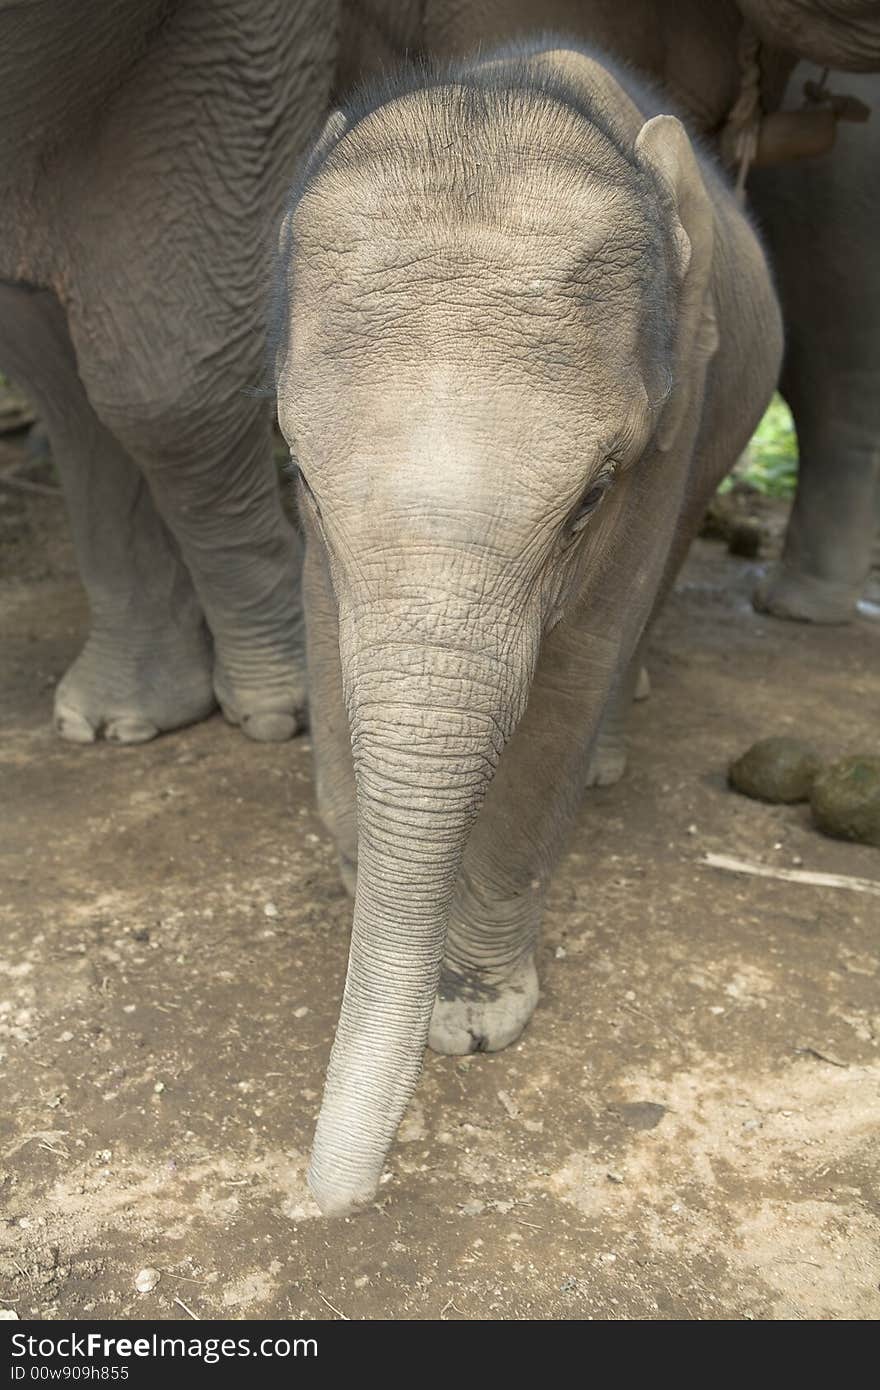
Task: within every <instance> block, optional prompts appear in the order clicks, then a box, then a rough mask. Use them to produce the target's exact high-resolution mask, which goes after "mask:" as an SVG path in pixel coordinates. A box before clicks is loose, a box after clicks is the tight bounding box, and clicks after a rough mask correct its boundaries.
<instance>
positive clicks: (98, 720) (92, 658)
mask: <svg viewBox="0 0 880 1390" xmlns="http://www.w3.org/2000/svg"><path fill="white" fill-rule="evenodd" d="M215 708H216V702H215V700H214V690H213V685H212V681H211V646H210V638H209V637H208V633H207V630H206V628H205V626H204V624H203V623H202V622H201V621H200V620H199V621H198V622H195V623H193V624H192V625H191V626H190V627H188V628H187V629H186V630H182V629H178V628H173V627H170V626H169V627H167V628H165V629H155V628H140V629H139V628H136V627H130V628H126V629H125V630H122V631H119V630H117V631H115V632H112V633H111V632H107V631H101V630H97V631H95V632H93V633H92V634H91V636H90V637H89V639H88V641H87V642H86V645H85V647H84V648H83V650H82V651H81V652H80V654H79V656H78V657H77V659H76V661H75V662H74V663H73V665H72V666H71V668H70V670H69V671H68V672H67V674H66V675H65V676H64V677H63V679H62V680H61V682H60V684H59V686H58V689H57V691H56V692H55V715H54V724H55V730H56V732H57V733H58V734H60V736H61V737H62V738H63V739H66V740H67V741H68V742H69V743H94V742H95V740H96V739H97V738H99V737H101V736H103V737H104V738H105V739H107V740H108V741H109V742H111V743H146V742H148V741H149V739H151V738H155V737H156V735H157V734H160V733H164V732H166V731H167V730H169V729H178V728H181V727H182V726H183V725H184V724H194V723H196V722H197V721H198V720H200V719H205V718H207V716H208V715H209V714H211V712H212V711H213V710H214V709H215Z"/></svg>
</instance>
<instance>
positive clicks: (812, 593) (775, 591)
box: [752, 564, 859, 625]
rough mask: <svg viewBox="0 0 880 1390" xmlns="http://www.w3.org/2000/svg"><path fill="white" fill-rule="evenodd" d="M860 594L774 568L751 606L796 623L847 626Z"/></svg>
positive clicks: (842, 585) (820, 580)
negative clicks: (845, 624) (844, 624)
mask: <svg viewBox="0 0 880 1390" xmlns="http://www.w3.org/2000/svg"><path fill="white" fill-rule="evenodd" d="M858 600H859V593H858V592H857V591H855V590H854V589H853V588H852V587H851V586H850V585H848V584H835V583H832V582H831V581H829V580H825V579H817V578H815V577H814V576H813V575H810V574H803V573H800V572H798V571H796V570H793V569H790V568H789V567H788V566H787V565H785V564H780V565H775V566H773V568H772V569H770V570H768V572H767V574H766V575H765V576H764V578H763V579H762V580H761V581H760V583H759V584H758V586H757V588H756V589H755V592H754V594H753V595H752V604H753V605H754V607H755V609H756V610H757V611H758V612H759V613H770V614H771V615H772V616H773V617H775V618H788V619H789V620H791V621H793V622H801V623H825V624H828V625H832V624H839V623H848V622H851V621H852V620H853V618H854V617H855V615H856V603H857V602H858Z"/></svg>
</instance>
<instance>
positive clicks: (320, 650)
mask: <svg viewBox="0 0 880 1390" xmlns="http://www.w3.org/2000/svg"><path fill="white" fill-rule="evenodd" d="M303 603H304V608H305V617H306V654H307V659H308V670H309V706H310V709H311V738H312V748H313V750H314V760H315V784H316V791H317V798H318V811H319V812H320V815H321V819H322V820H323V822H324V824H325V826H326V827H327V829H328V830H329V831H330V834H331V835H332V836H333V838H334V840H335V842H336V849H337V853H338V855H339V870H340V873H341V875H342V881H343V883H344V884H345V887H346V889H347V891H348V892H349V893H350V894H351V895H352V897H353V896H354V891H355V885H356V880H357V789H356V787H355V780H354V764H353V761H352V756H351V734H350V731H349V723H348V714H347V712H346V708H345V702H344V700H343V694H342V668H341V664H340V659H339V614H338V611H337V607H336V598H335V596H334V593H333V586H332V584H331V582H330V574H329V571H328V568H327V560H326V556H325V555H324V553H323V550H322V547H321V546H320V545H319V544H312V545H308V544H307V545H306V558H305V565H304V568H303Z"/></svg>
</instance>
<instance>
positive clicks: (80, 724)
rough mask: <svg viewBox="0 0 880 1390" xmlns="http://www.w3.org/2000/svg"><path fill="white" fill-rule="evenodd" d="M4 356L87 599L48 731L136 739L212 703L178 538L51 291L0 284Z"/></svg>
mask: <svg viewBox="0 0 880 1390" xmlns="http://www.w3.org/2000/svg"><path fill="white" fill-rule="evenodd" d="M0 324H2V331H0V361H2V363H3V366H4V367H5V368H6V370H8V371H9V373H10V375H12V376H13V377H14V378H15V379H16V380H17V381H19V382H20V384H21V385H22V386H23V387H24V388H25V389H27V390H28V391H29V392H30V393H31V395H32V396H33V398H34V400H35V402H36V404H37V408H38V410H39V412H40V415H41V417H42V419H43V420H44V422H45V424H46V427H47V430H48V432H49V438H50V443H51V447H52V453H53V456H54V458H55V461H56V463H57V465H58V469H59V473H60V476H61V481H62V485H63V488H64V493H65V498H66V501H67V505H68V511H69V514H70V521H71V526H72V530H73V540H74V546H75V549H76V555H77V560H78V562H79V569H80V575H81V577H82V581H83V584H84V586H85V588H86V592H87V595H88V600H89V609H90V616H91V625H90V632H89V636H88V638H87V640H86V644H85V646H84V648H83V650H82V652H81V653H80V655H79V656H78V657H77V659H76V661H75V662H74V663H73V665H72V666H71V668H70V670H69V671H68V672H67V674H66V675H65V676H64V678H63V679H62V680H61V682H60V684H59V686H58V689H57V691H56V694H55V727H56V729H57V731H58V733H59V734H60V735H61V737H62V738H65V739H67V740H69V741H70V742H73V743H91V742H93V741H94V740H95V739H96V738H97V737H98V736H99V735H103V736H104V737H105V738H107V739H109V740H111V741H112V742H116V743H143V742H145V741H146V740H147V739H151V738H153V737H155V735H156V734H158V733H161V732H162V731H163V730H167V729H174V728H178V727H179V726H180V725H183V724H191V723H193V722H194V721H195V720H198V719H203V718H204V717H205V716H206V715H208V714H210V712H211V711H212V710H213V709H214V708H215V700H214V693H213V686H212V680H211V665H212V657H211V650H210V641H209V638H208V634H207V629H206V627H205V623H204V620H203V618H202V611H201V608H200V606H199V603H198V600H197V598H196V595H195V591H194V589H193V585H192V582H191V580H190V577H189V574H188V572H187V570H186V567H185V566H184V564H183V562H182V560H181V558H180V553H179V551H178V548H177V545H176V544H175V542H174V540H173V538H172V536H171V535H170V533H169V531H168V530H167V528H166V527H165V525H164V523H163V522H162V520H161V518H160V517H159V514H158V512H157V511H156V508H155V506H154V504H153V499H152V496H151V494H150V490H149V488H148V486H147V483H146V480H145V479H144V476H143V474H142V473H141V472H140V470H139V469H138V468H137V466H136V465H135V464H134V462H133V461H132V460H131V458H130V457H129V456H128V454H127V453H126V452H125V450H124V449H123V448H122V446H121V445H120V444H119V443H118V441H117V440H116V439H115V438H114V436H113V435H112V434H111V433H110V432H109V431H108V430H107V429H106V428H105V427H104V426H103V425H102V424H101V422H100V421H99V419H98V417H97V416H96V414H95V412H94V411H93V409H92V407H91V405H90V403H89V401H88V398H87V396H86V394H85V391H84V389H83V385H82V382H81V380H80V377H79V373H78V370H77V361H76V357H75V355H74V351H73V347H72V345H71V341H70V336H69V334H68V330H67V323H66V319H65V315H64V311H63V310H62V308H61V305H60V304H59V302H58V300H57V299H56V298H55V296H54V295H53V294H51V293H50V292H49V291H46V290H34V289H30V288H28V287H25V286H18V285H0Z"/></svg>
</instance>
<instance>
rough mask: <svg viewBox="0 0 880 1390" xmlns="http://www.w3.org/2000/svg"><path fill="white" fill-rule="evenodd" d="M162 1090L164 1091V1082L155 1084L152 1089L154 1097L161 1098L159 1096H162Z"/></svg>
mask: <svg viewBox="0 0 880 1390" xmlns="http://www.w3.org/2000/svg"><path fill="white" fill-rule="evenodd" d="M164 1090H165V1082H164V1081H157V1082H156V1084H155V1086H154V1087H153V1093H154V1095H157V1096H161V1094H162V1092H163V1091H164Z"/></svg>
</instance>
